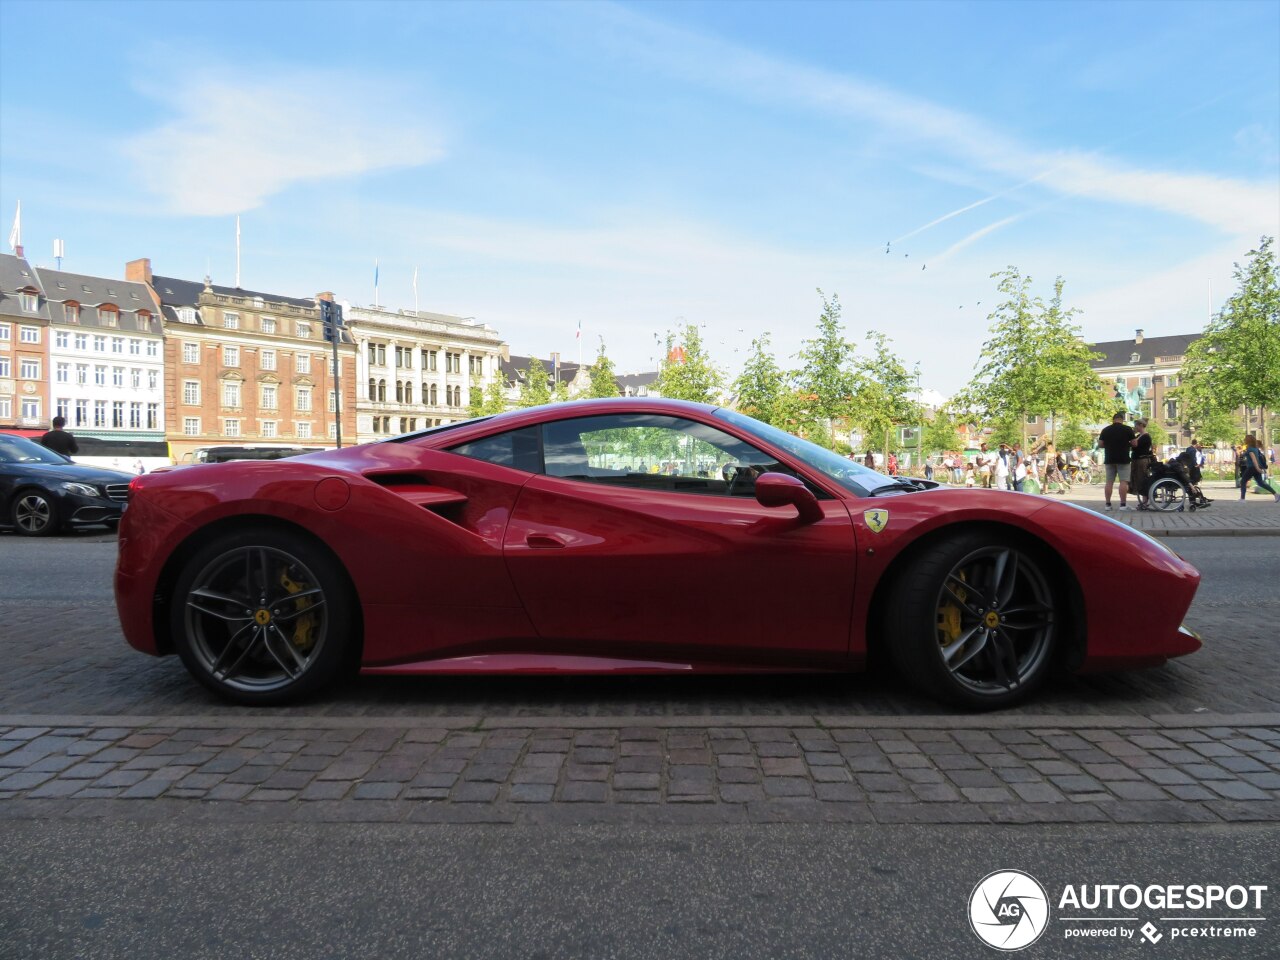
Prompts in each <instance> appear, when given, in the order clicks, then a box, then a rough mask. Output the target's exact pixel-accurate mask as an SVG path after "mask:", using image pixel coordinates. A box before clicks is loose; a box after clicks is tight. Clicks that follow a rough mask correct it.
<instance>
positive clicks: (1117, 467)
mask: <svg viewBox="0 0 1280 960" xmlns="http://www.w3.org/2000/svg"><path fill="white" fill-rule="evenodd" d="M1125 416H1126V414H1125V411H1123V410H1121V411H1120V412H1119V413H1117V414H1116V415H1115V416H1113V417H1112V418H1111V426H1109V427H1103V429H1102V432H1101V433H1100V434H1098V443H1099V445H1100V446H1101V447H1102V451H1103V453H1102V462H1103V468H1104V469H1105V470H1106V473H1107V481H1106V487H1105V488H1104V489H1103V495H1104V496H1105V497H1106V500H1107V509H1108V510H1110V509H1112V507H1111V490H1112V488H1113V487H1114V486H1115V484H1116V481H1117V480H1118V481H1119V482H1120V509H1121V510H1130V509H1132V508H1131V507H1130V506H1129V505H1128V504H1127V503H1126V502H1125V501H1126V500H1128V498H1129V456H1130V454H1131V452H1132V450H1133V441H1134V433H1133V427H1131V426H1129V425H1128V424H1127V423H1125V422H1124V418H1125Z"/></svg>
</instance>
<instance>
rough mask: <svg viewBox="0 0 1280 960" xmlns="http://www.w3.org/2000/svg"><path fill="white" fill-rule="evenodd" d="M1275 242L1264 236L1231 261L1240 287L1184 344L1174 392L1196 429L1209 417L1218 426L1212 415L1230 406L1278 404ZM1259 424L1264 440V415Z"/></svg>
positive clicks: (1279, 286) (1279, 303)
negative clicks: (1242, 260)
mask: <svg viewBox="0 0 1280 960" xmlns="http://www.w3.org/2000/svg"><path fill="white" fill-rule="evenodd" d="M1274 242H1275V238H1273V237H1263V238H1262V239H1261V242H1260V243H1259V244H1258V247H1257V249H1255V250H1250V251H1249V252H1248V254H1247V256H1248V258H1249V260H1248V262H1247V263H1246V264H1245V265H1244V266H1241V265H1240V264H1239V263H1237V264H1236V265H1235V278H1236V282H1237V283H1238V285H1239V287H1238V289H1237V290H1236V292H1235V293H1234V294H1232V296H1231V298H1230V299H1228V300H1227V302H1226V303H1225V304H1223V307H1222V309H1221V310H1220V311H1219V312H1218V314H1217V315H1216V316H1215V317H1213V319H1211V320H1210V321H1209V324H1208V326H1206V327H1205V331H1204V334H1203V335H1202V336H1201V337H1200V338H1199V339H1197V340H1195V341H1194V342H1193V343H1192V344H1191V346H1190V347H1188V348H1187V356H1186V361H1185V363H1184V364H1183V367H1182V382H1181V384H1180V385H1179V386H1178V388H1177V390H1176V391H1175V392H1176V393H1177V395H1178V397H1179V399H1180V400H1182V401H1183V403H1184V404H1185V410H1186V413H1187V417H1188V420H1189V421H1190V422H1192V423H1193V424H1196V426H1195V430H1196V432H1197V433H1203V427H1201V426H1199V424H1206V423H1208V422H1209V421H1211V420H1213V421H1214V426H1215V427H1217V426H1220V425H1221V424H1220V423H1219V422H1218V421H1217V420H1216V419H1215V417H1216V416H1217V415H1221V414H1223V413H1225V412H1227V411H1229V410H1235V409H1236V408H1238V407H1241V406H1249V407H1263V408H1267V407H1274V406H1276V404H1277V403H1280V275H1278V274H1277V270H1276V261H1275V254H1274V253H1273V251H1272V249H1271V248H1272V244H1273V243H1274ZM1263 423H1264V428H1263V437H1262V441H1263V443H1264V444H1266V443H1267V437H1266V434H1267V432H1268V431H1267V428H1266V426H1265V425H1266V423H1267V418H1266V417H1263ZM1223 439H1227V438H1223ZM1235 439H1238V437H1236V438H1235Z"/></svg>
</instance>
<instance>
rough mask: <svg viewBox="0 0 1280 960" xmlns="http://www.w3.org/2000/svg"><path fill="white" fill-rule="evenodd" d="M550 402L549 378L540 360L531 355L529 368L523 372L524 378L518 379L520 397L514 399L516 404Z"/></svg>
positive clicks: (538, 405)
mask: <svg viewBox="0 0 1280 960" xmlns="http://www.w3.org/2000/svg"><path fill="white" fill-rule="evenodd" d="M550 402H551V378H550V377H549V376H548V375H547V368H546V367H544V366H543V365H542V361H541V360H539V359H538V358H537V357H533V358H532V359H531V360H530V361H529V369H528V370H526V371H525V372H524V379H523V380H522V381H520V398H519V399H518V400H516V406H517V407H540V406H542V404H544V403H550Z"/></svg>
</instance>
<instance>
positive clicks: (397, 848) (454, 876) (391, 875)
mask: <svg viewBox="0 0 1280 960" xmlns="http://www.w3.org/2000/svg"><path fill="white" fill-rule="evenodd" d="M5 826H6V829H5V830H4V831H3V832H0V862H3V863H4V864H5V865H6V868H5V872H6V874H7V876H6V881H5V883H4V884H3V886H0V929H3V930H4V931H5V934H4V937H3V938H0V956H3V957H12V958H15V960H16V958H28V957H40V958H42V960H63V958H66V960H71V958H82V957H94V958H97V960H112V958H128V960H148V958H165V960H168V958H171V957H187V958H192V960H195V958H203V957H209V958H225V957H270V958H273V960H288V958H292V957H296V958H300V960H315V958H328V957H334V958H346V957H357V956H362V957H378V958H381V960H392V958H400V957H411V958H421V957H431V958H442V960H443V958H472V957H474V958H495V957H497V958H506V957H512V958H517V957H518V958H588V957H589V958H631V957H636V958H646V960H647V958H653V957H662V958H672V960H676V958H684V957H688V958H697V960H712V958H727V960H756V958H759V960H783V958H853V957H861V958H878V957H886V958H895V960H897V958H903V957H930V958H935V960H949V958H962V957H963V958H974V957H984V956H996V955H998V954H997V952H996V951H994V950H989V949H988V948H987V947H986V946H984V945H983V944H982V943H981V942H979V941H978V939H977V938H976V936H975V935H974V933H973V932H972V931H971V930H970V928H969V925H968V922H969V921H968V901H969V897H970V894H971V892H972V891H973V889H974V887H975V885H976V884H977V883H978V882H979V881H980V880H982V879H983V877H985V876H986V875H987V874H989V873H991V872H993V871H995V870H999V869H1006V868H1014V869H1020V870H1023V871H1026V872H1027V873H1029V874H1031V875H1032V876H1034V877H1035V878H1036V879H1037V880H1038V881H1039V882H1040V883H1041V884H1042V885H1043V887H1044V888H1045V891H1046V893H1047V895H1048V897H1049V899H1050V904H1051V906H1050V916H1049V921H1048V926H1047V929H1046V931H1045V933H1044V934H1043V936H1042V937H1041V939H1040V940H1039V941H1038V942H1036V943H1035V944H1034V945H1033V946H1031V947H1030V948H1028V949H1027V951H1026V953H1025V956H1028V957H1035V958H1044V957H1071V958H1076V957H1087V956H1102V955H1106V956H1109V957H1130V956H1134V957H1136V956H1143V957H1179V958H1183V957H1208V958H1222V957H1227V956H1230V957H1233V958H1239V960H1247V958H1263V957H1275V956H1277V954H1278V953H1280V915H1277V914H1276V911H1275V907H1274V897H1275V895H1276V891H1275V887H1274V881H1275V878H1276V877H1277V876H1280V831H1276V830H1275V829H1274V828H1264V827H1233V828H1226V827H1185V826H1184V827H1177V828H1173V827H1161V826H1132V827H1129V826H1108V827H1102V826H1096V825H1094V826H1089V827H1043V826H1042V827H1034V828H1030V827H1003V828H995V827H981V828H978V827H968V826H949V827H919V826H902V827H869V826H851V825H825V826H813V827H802V826H774V827H760V826H756V827H750V828H748V827H723V826H718V827H695V826H691V827H665V828H652V827H636V826H630V827H617V826H609V827H604V826H594V827H565V828H560V829H557V830H547V829H545V828H539V829H529V828H524V829H521V828H515V827H466V826H451V827H440V826H421V825H419V826H415V825H408V824H396V825H391V824H345V825H344V824H326V825H323V826H311V825H306V824H270V825H267V824H254V823H238V824H228V823H221V824H211V823H199V822H184V823H174V822H160V823H146V822H129V821H113V822H102V821H92V822H85V821H66V820H59V821H54V822H48V821H38V820H33V821H16V822H13V821H11V822H9V823H6V824H5ZM1082 883H1088V884H1093V883H1099V884H1107V883H1137V884H1140V885H1143V886H1145V885H1146V884H1151V883H1159V884H1190V883H1221V884H1246V885H1247V884H1270V885H1271V890H1270V891H1268V892H1267V894H1265V897H1264V901H1263V909H1262V910H1261V911H1254V910H1252V909H1250V910H1247V911H1234V915H1235V916H1265V917H1267V919H1266V920H1261V921H1251V922H1249V923H1246V924H1243V926H1252V927H1253V928H1254V929H1255V930H1256V936H1255V937H1253V938H1252V939H1244V940H1230V941H1224V940H1221V939H1208V940H1189V939H1187V940H1177V941H1175V940H1174V939H1173V936H1172V932H1171V927H1172V926H1173V924H1172V923H1168V922H1161V921H1160V920H1159V918H1160V917H1161V916H1162V915H1165V914H1167V913H1168V911H1160V910H1151V909H1146V908H1141V909H1138V910H1134V911H1122V912H1123V913H1126V914H1127V915H1129V916H1135V917H1137V918H1138V919H1137V921H1136V922H1133V923H1129V924H1126V926H1128V927H1130V928H1137V927H1139V926H1141V925H1142V924H1143V923H1144V922H1145V921H1147V920H1148V919H1150V920H1153V921H1156V923H1157V925H1158V929H1159V930H1160V931H1161V940H1162V942H1161V943H1159V944H1157V945H1151V944H1148V943H1141V942H1139V937H1134V938H1133V939H1129V940H1124V941H1117V940H1116V939H1098V940H1088V941H1082V940H1078V939H1066V938H1065V931H1066V929H1067V927H1068V926H1079V925H1076V924H1070V923H1069V922H1067V921H1064V920H1063V919H1062V918H1063V917H1067V916H1069V915H1079V914H1080V911H1076V910H1066V911H1064V910H1061V909H1058V908H1059V904H1060V897H1061V892H1062V889H1063V887H1064V885H1066V884H1082ZM1112 913H1114V911H1113V912H1112ZM1232 913H1233V912H1232V911H1222V910H1213V911H1211V912H1209V913H1208V914H1206V913H1205V912H1204V911H1201V915H1202V916H1222V915H1224V914H1232ZM1093 914H1094V915H1095V916H1107V915H1108V914H1107V912H1106V911H1101V912H1099V911H1094V912H1093ZM1085 926H1087V927H1089V928H1099V929H1107V928H1111V927H1115V926H1116V924H1112V923H1098V922H1094V923H1090V924H1086V925H1085Z"/></svg>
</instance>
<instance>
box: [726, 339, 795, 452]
mask: <svg viewBox="0 0 1280 960" xmlns="http://www.w3.org/2000/svg"><path fill="white" fill-rule="evenodd" d="M785 389H786V387H785V378H784V376H783V373H782V370H781V369H779V367H778V363H777V361H776V360H774V358H773V354H772V353H770V352H769V334H768V333H765V334H763V335H762V336H760V337H758V338H757V339H755V340H752V341H751V355H750V356H749V357H747V362H746V364H745V365H744V366H743V368H742V373H741V374H739V376H738V379H737V380H735V381H734V382H733V392H734V394H735V395H736V396H737V398H738V406H737V408H738V409H739V410H741V411H742V412H743V413H745V414H746V415H747V416H749V417H755V418H756V419H757V420H762V421H764V422H765V423H771V424H773V425H774V426H775V427H782V426H783V425H782V423H781V422H780V420H781V419H782V411H783V402H782V395H783V393H784V391H785ZM784 429H785V428H784Z"/></svg>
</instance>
